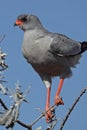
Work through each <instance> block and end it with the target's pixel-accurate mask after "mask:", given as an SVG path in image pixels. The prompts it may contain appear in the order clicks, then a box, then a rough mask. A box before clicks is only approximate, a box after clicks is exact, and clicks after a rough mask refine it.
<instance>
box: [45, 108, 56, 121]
mask: <svg viewBox="0 0 87 130" xmlns="http://www.w3.org/2000/svg"><path fill="white" fill-rule="evenodd" d="M53 117H54V108H51V109H50V107H48V108H46V113H45V119H46V122H47V123H51V122H52V118H53Z"/></svg>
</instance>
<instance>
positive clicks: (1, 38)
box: [0, 34, 5, 43]
mask: <svg viewBox="0 0 87 130" xmlns="http://www.w3.org/2000/svg"><path fill="white" fill-rule="evenodd" d="M4 38H5V34H4V35H1V36H0V43H1V42H2V41H3V39H4Z"/></svg>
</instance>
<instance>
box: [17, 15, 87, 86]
mask: <svg viewBox="0 0 87 130" xmlns="http://www.w3.org/2000/svg"><path fill="white" fill-rule="evenodd" d="M17 19H19V20H21V21H22V22H23V24H22V25H19V27H20V28H21V29H22V30H23V31H24V39H23V46H22V52H23V55H24V57H25V58H26V59H27V61H28V62H29V63H30V64H31V65H32V66H33V68H34V69H35V71H37V72H38V74H39V75H40V76H41V78H42V80H43V81H48V82H49V84H51V77H52V76H60V78H67V77H70V76H71V75H72V71H71V67H75V65H76V64H77V63H79V59H80V57H81V51H82V50H81V49H82V45H81V43H80V42H77V41H74V40H72V39H70V38H68V37H67V36H65V35H62V34H57V33H51V32H48V31H47V30H46V29H45V28H44V27H43V25H42V24H41V22H40V20H39V19H38V18H37V17H36V16H34V15H20V16H18V18H17ZM15 25H16V24H15ZM86 48H87V42H86ZM84 50H85V49H84ZM45 85H46V86H47V84H45Z"/></svg>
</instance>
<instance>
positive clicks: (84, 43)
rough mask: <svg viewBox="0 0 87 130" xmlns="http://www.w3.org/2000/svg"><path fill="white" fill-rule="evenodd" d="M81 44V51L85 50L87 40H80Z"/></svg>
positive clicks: (86, 48)
mask: <svg viewBox="0 0 87 130" xmlns="http://www.w3.org/2000/svg"><path fill="white" fill-rule="evenodd" d="M80 44H81V52H80V54H81V53H83V52H85V51H86V50H87V42H86V41H83V42H80Z"/></svg>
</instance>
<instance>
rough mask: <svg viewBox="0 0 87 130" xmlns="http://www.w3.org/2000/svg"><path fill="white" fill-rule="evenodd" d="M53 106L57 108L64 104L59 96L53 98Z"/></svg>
mask: <svg viewBox="0 0 87 130" xmlns="http://www.w3.org/2000/svg"><path fill="white" fill-rule="evenodd" d="M55 105H56V106H58V105H64V102H63V100H62V98H61V97H59V96H55Z"/></svg>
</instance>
